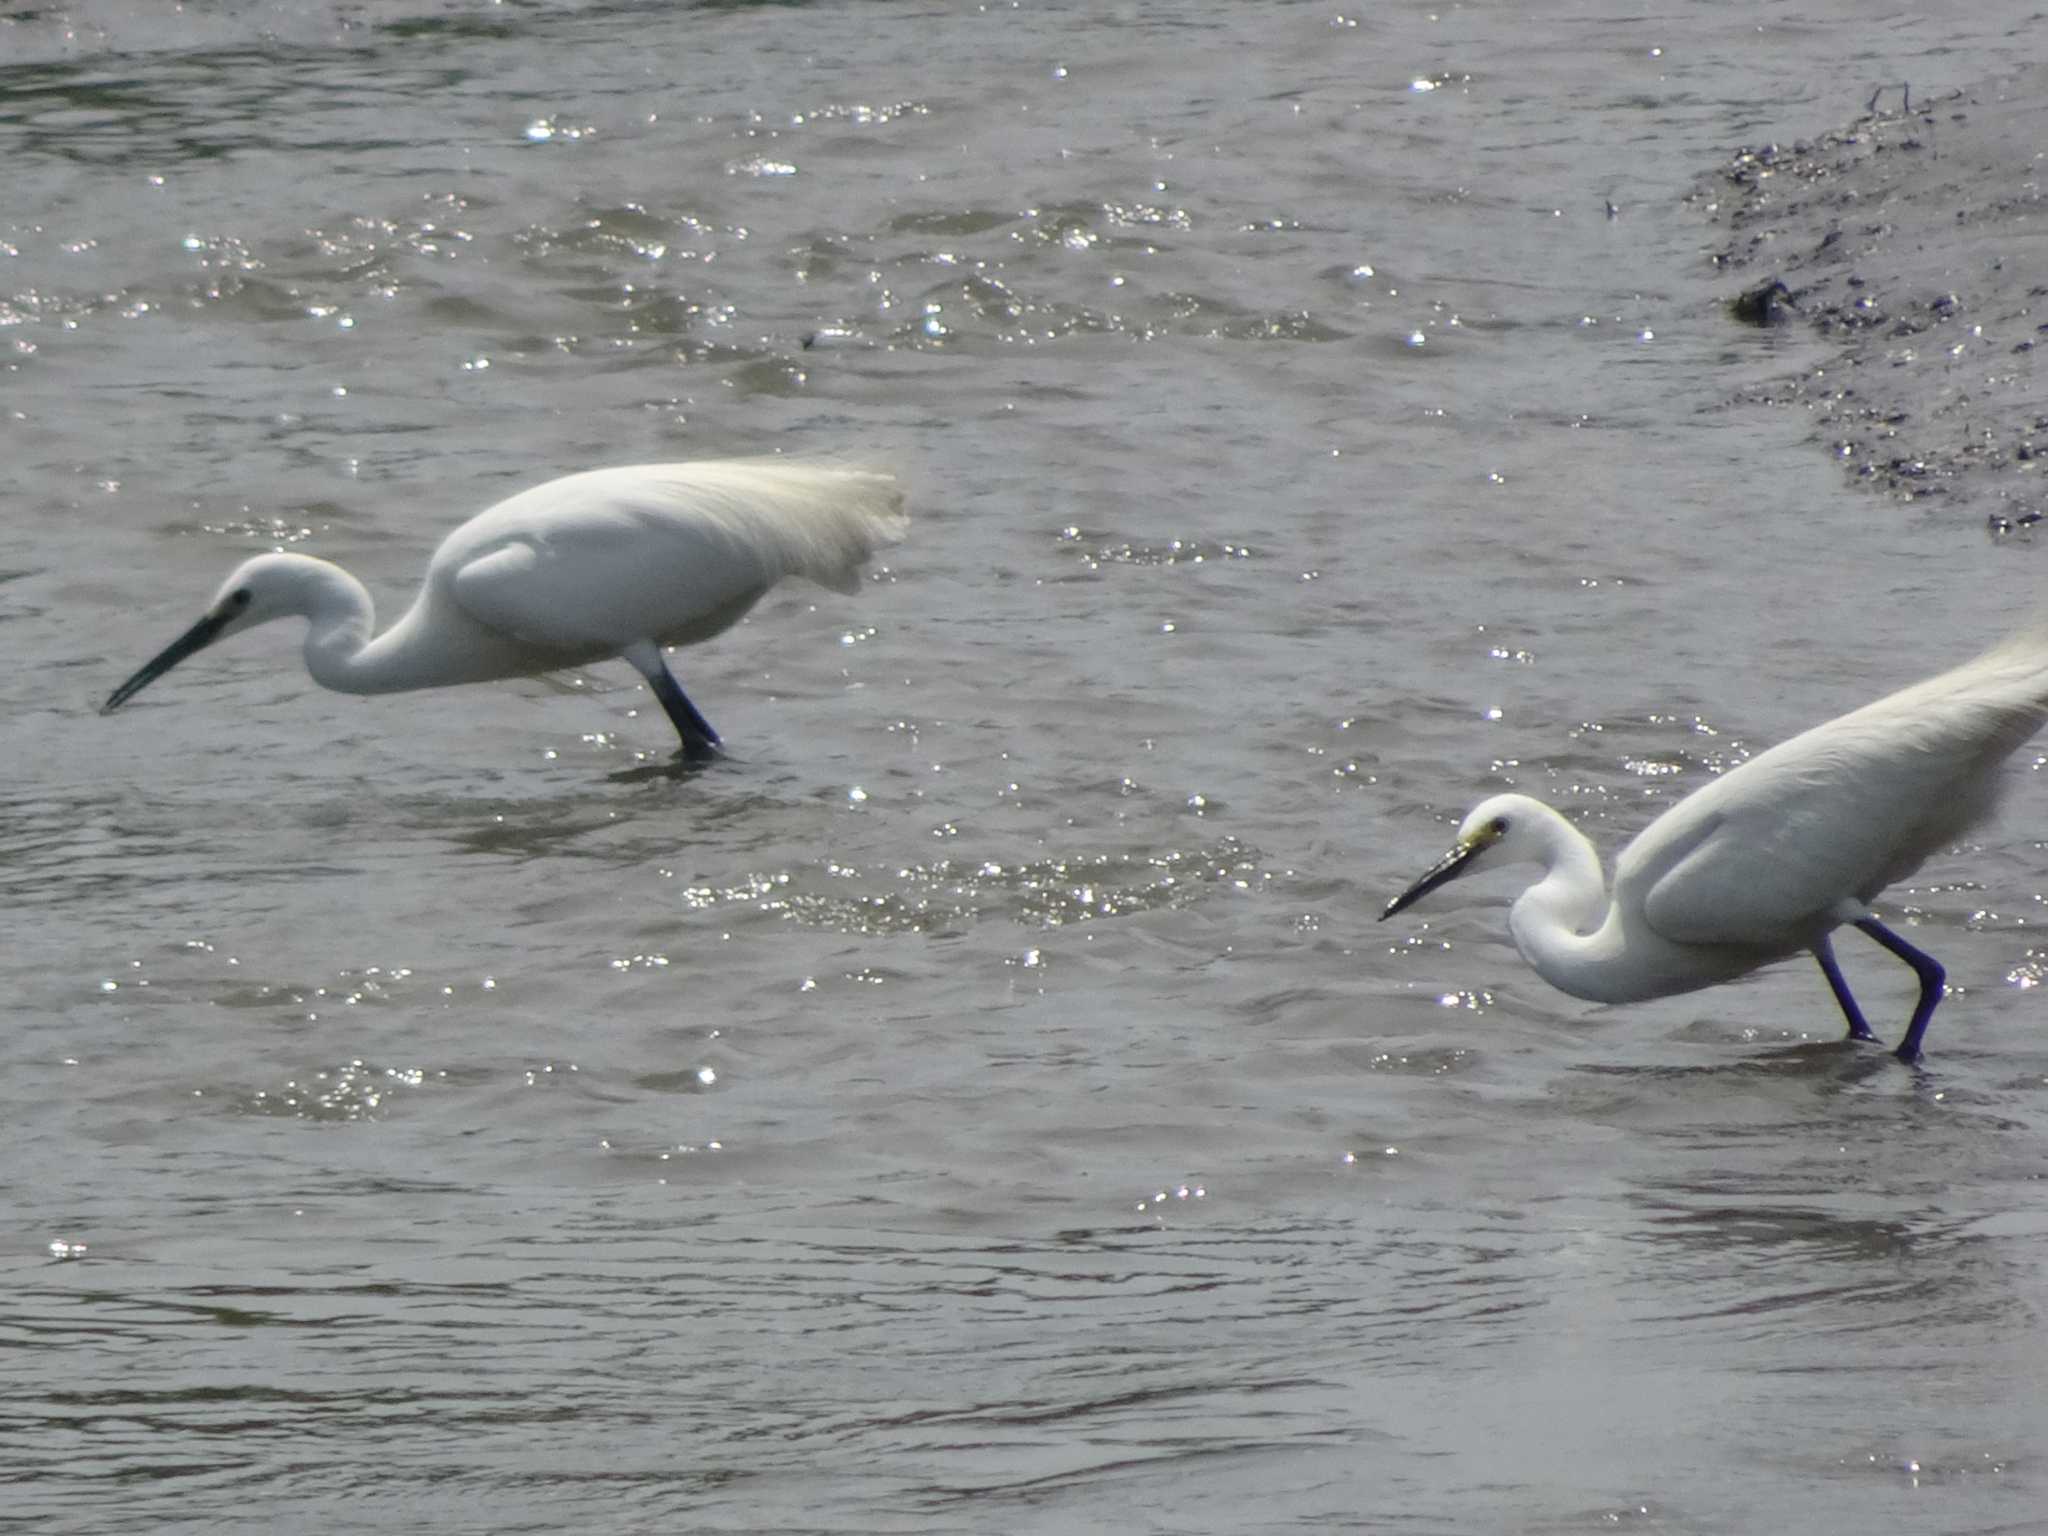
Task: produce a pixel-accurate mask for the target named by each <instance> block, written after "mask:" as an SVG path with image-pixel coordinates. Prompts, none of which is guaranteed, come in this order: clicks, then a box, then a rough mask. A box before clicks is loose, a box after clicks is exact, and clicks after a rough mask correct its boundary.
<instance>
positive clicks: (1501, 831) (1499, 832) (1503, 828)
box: [1486, 816, 1508, 838]
mask: <svg viewBox="0 0 2048 1536" xmlns="http://www.w3.org/2000/svg"><path fill="white" fill-rule="evenodd" d="M1486 830H1487V831H1488V832H1490V833H1492V834H1493V836H1494V837H1496V838H1501V837H1506V836H1507V835H1508V819H1507V817H1505V816H1496V817H1494V818H1493V823H1492V825H1490V826H1489V827H1487V829H1486Z"/></svg>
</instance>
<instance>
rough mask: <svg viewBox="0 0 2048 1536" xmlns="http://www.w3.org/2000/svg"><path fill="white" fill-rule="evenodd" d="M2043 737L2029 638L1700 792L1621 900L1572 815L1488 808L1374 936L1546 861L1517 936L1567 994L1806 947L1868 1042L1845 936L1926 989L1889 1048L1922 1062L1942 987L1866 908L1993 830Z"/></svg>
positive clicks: (1646, 849) (1536, 804) (1639, 987)
mask: <svg viewBox="0 0 2048 1536" xmlns="http://www.w3.org/2000/svg"><path fill="white" fill-rule="evenodd" d="M2044 721H2048V629H2042V628H2037V629H2035V630H2032V631H2029V632H2026V633H2022V634H2018V635H2014V636H2013V637H2011V638H2010V639H2008V640H2006V641H2005V642H2003V643H2002V644H2000V645H1998V646H1996V647H1994V648H1993V649H1991V650H1989V651H1987V652H1985V653H1984V654H1983V655H1982V656H1979V657H1977V658H1976V659H1975V660H1974V661H1969V662H1965V663H1964V664H1963V665H1962V666H1959V667H1957V668H1955V669H1954V670H1952V671H1949V672H1944V673H1942V674H1940V675H1939V676H1937V677H1932V678H1929V679H1927V680H1926V681H1925V682H1921V683H1916V684H1914V685H1913V686H1912V687H1910V688H1905V689H1902V690H1900V691H1899V692H1897V693H1894V694H1892V695H1890V696H1889V697H1887V698H1882V699H1879V700H1878V701H1877V702H1876V703H1874V704H1867V705H1865V706H1864V707H1863V708H1861V709H1859V710H1856V711H1855V712H1854V713H1852V714H1847V715H1843V716H1842V717H1840V718H1839V719H1836V720H1830V721H1828V722H1827V723H1826V724H1824V725H1817V726H1815V727H1813V729H1811V730H1809V731H1805V732H1802V733H1801V734H1800V735H1797V736H1794V737H1793V738H1792V739H1791V740H1790V741H1786V742H1782V743H1780V744H1779V745H1777V746H1775V747H1772V748H1771V749H1770V750H1769V751H1767V752H1763V753H1760V754H1759V755H1757V756H1756V757H1753V758H1751V759H1750V760H1749V761H1748V762H1745V763H1743V764H1741V765H1740V766H1738V767H1736V768H1733V769H1730V770H1729V771H1728V772H1727V773H1724V774H1722V775H1721V776H1720V777H1719V778H1717V779H1715V780H1714V781H1713V782H1712V783H1710V784H1705V785H1702V786H1701V787H1700V788H1699V789H1697V790H1695V791H1694V792H1693V793H1692V794H1690V795H1688V796H1686V797H1685V798H1684V799H1683V800H1681V801H1679V802H1678V804H1676V805H1674V806H1672V807H1671V808H1670V809H1669V810H1667V811H1666V812H1664V814H1663V815H1661V816H1659V817H1658V818H1657V819H1656V820H1655V821H1653V822H1651V823H1650V825H1649V826H1648V827H1646V828H1644V829H1643V831H1642V832H1641V833H1639V834H1638V835H1637V837H1636V839H1635V840H1634V841H1633V842H1631V843H1630V844H1629V845H1628V847H1626V848H1625V849H1623V850H1622V853H1621V857H1620V858H1619V859H1618V860H1617V861H1616V862H1615V872H1614V888H1613V890H1612V892H1609V891H1608V890H1607V889H1606V887H1605V882H1604V880H1603V877H1602V875H1601V870H1600V856H1599V854H1597V853H1596V852H1594V850H1593V845H1592V844H1591V843H1590V842H1588V841H1587V840H1586V838H1585V836H1584V835H1583V834H1582V833H1580V832H1579V830H1578V829H1577V828H1576V827H1574V826H1573V825H1572V824H1571V823H1570V822H1568V821H1566V820H1565V819H1564V817H1562V816H1560V815H1559V814H1558V813H1557V812H1556V811H1554V810H1552V809H1551V808H1550V807H1549V806H1547V805H1545V804H1544V803H1543V802H1542V801H1540V800H1533V799H1531V798H1529V797H1528V796H1527V795H1514V794H1507V795H1495V796H1494V797H1493V798H1492V799H1489V800H1485V801H1482V802H1481V803H1480V804H1479V805H1478V806H1477V807H1476V808H1475V809H1474V810H1473V811H1472V813H1471V814H1470V815H1469V816H1467V817H1466V818H1465V820H1464V823H1463V825H1461V826H1460V827H1459V828H1458V840H1457V844H1456V846H1454V847H1453V848H1452V849H1451V851H1450V852H1449V853H1447V854H1446V855H1444V857H1443V858H1442V859H1440V860H1439V861H1438V862H1437V863H1436V865H1435V866H1434V867H1432V868H1431V869H1430V870H1429V871H1428V872H1427V873H1425V874H1424V875H1423V876H1422V878H1421V879H1419V880H1417V881H1416V882H1415V883H1414V884H1413V885H1411V886H1410V887H1409V888H1408V889H1407V890H1405V891H1403V892H1402V893H1401V894H1400V895H1399V896H1397V897H1395V898H1394V900H1393V901H1391V902H1389V903H1388V904H1387V909H1386V911H1385V912H1383V913H1382V914H1381V920H1382V921H1385V920H1386V919H1387V918H1389V917H1392V916H1393V915H1394V914H1395V913H1397V912H1400V911H1402V910H1404V909H1405V908H1407V907H1410V906H1412V905H1414V903H1416V902H1417V901H1419V900H1421V899H1422V898H1423V897H1424V896H1426V895H1428V894H1429V893H1430V892H1431V891H1433V890H1435V889H1436V888H1437V887H1438V886H1440V885H1442V884H1443V883H1444V882H1445V881H1447V880H1451V879H1453V878H1455V877H1457V876H1459V875H1464V874H1468V873H1470V872H1471V871H1472V870H1473V869H1475V868H1477V867H1479V866H1480V865H1482V864H1485V865H1488V866H1492V865H1496V864H1516V863H1531V864H1537V865H1540V866H1542V868H1543V878H1542V879H1541V880H1539V881H1537V883H1536V884H1534V885H1532V886H1530V887H1529V888H1528V889H1527V890H1525V891H1524V892H1523V893H1522V894H1521V895H1520V896H1519V897H1517V898H1516V900H1515V903H1514V905H1513V907H1511V908H1510V909H1509V912H1508V931H1509V933H1510V934H1511V935H1513V937H1514V941H1515V947H1516V948H1517V949H1518V950H1520V951H1521V953H1522V958H1523V959H1525V960H1527V961H1528V962H1529V964H1530V965H1531V966H1532V967H1534V968H1535V970H1536V973H1537V974H1538V975H1539V976H1541V977H1542V978H1543V979H1544V980H1545V981H1547V982H1549V983H1550V984H1551V985H1552V986H1554V987H1556V988H1558V989H1559V990H1560V991H1564V992H1569V993H1570V994H1571V995H1572V996H1574V997H1582V998H1586V999H1588V1000H1590V1001H1593V1002H1602V1003H1628V1002H1638V1001H1641V1000H1642V999H1645V998H1651V997H1664V996H1667V995H1669V994H1672V993H1676V992H1689V991H1691V990H1693V989H1694V988H1696V987H1707V986H1712V985H1714V984H1715V983H1717V982H1722V981H1728V980H1732V979H1733V978H1734V977H1737V976H1740V975H1743V974H1744V973H1745V972H1748V971H1752V970H1754V969H1756V968H1757V967H1759V966H1762V965H1768V964H1770V963H1771V962H1772V961H1774V960H1781V959H1784V958H1785V957H1787V956H1789V955H1793V954H1797V953H1798V952H1799V951H1800V950H1808V951H1810V952H1811V953H1812V955H1813V957H1814V958H1815V959H1816V960H1818V961H1819V962H1820V968H1821V971H1822V973H1823V974H1824V975H1825V976H1826V977H1827V979H1828V986H1829V987H1830V988H1831V989H1833V991H1834V994H1835V1001H1836V1002H1837V1003H1838V1004H1840V1006H1841V1009H1842V1013H1843V1016H1844V1017H1845V1018H1847V1020H1848V1022H1849V1038H1851V1039H1855V1040H1872V1039H1875V1038H1876V1036H1875V1035H1874V1034H1873V1033H1872V1032H1871V1029H1870V1026H1869V1024H1867V1023H1866V1022H1865V1021H1864V1018H1863V1012H1862V1010H1861V1009H1860V1008H1859V1007H1857V1004H1856V999H1855V998H1854V997H1853V996H1851V995H1850V992H1849V986H1848V983H1847V982H1846V981H1845V980H1844V979H1843V977H1842V972H1841V968H1840V967H1839V966H1838V965H1837V964H1836V963H1835V955H1834V949H1833V946H1832V944H1831V943H1830V941H1829V935H1830V934H1831V933H1832V932H1833V931H1834V930H1835V929H1836V928H1838V927H1841V926H1842V925H1844V924H1849V925H1852V926H1854V927H1856V928H1860V929H1861V930H1862V931H1863V932H1864V933H1866V934H1868V935H1869V936H1870V937H1871V938H1872V939H1874V940H1876V941H1877V942H1878V943H1879V944H1882V945H1883V946H1884V947H1885V948H1886V949H1888V950H1890V951H1891V952H1892V953H1893V954H1895V955H1897V956H1898V957H1899V958H1900V959H1901V960H1903V961H1905V962H1906V963H1907V964H1908V965H1910V966H1912V967H1913V970H1914V972H1915V974H1916V975H1918V977H1919V979H1920V1000H1919V1003H1918V1005H1917V1006H1916V1007H1915V1008H1914V1010H1913V1017H1912V1020H1911V1021H1910V1022H1909V1023H1908V1024H1907V1026H1906V1034H1905V1038H1904V1039H1903V1040H1902V1041H1901V1042H1900V1044H1899V1048H1898V1052H1897V1055H1898V1057H1899V1059H1900V1060H1902V1061H1913V1060H1916V1059H1917V1058H1918V1057H1919V1054H1920V1040H1921V1036H1922V1035H1924V1034H1925V1033H1926V1031H1927V1021H1928V1019H1929V1018H1930V1017H1931V1016H1932V1015H1933V1013H1934V1008H1935V1005H1936V1004H1937V1003H1939V1002H1940V1001H1941V996H1942V987H1943V983H1944V980H1945V976H1944V973H1943V971H1942V968H1941V966H1940V964H1939V963H1938V962H1937V961H1935V959H1934V958H1933V957H1932V956H1931V955H1927V954H1925V953H1923V952H1922V951H1920V950H1919V949H1917V948H1915V947H1914V946H1913V945H1911V944H1909V943H1907V942H1906V941H1905V940H1904V939H1902V938H1900V937H1899V935H1898V934H1896V933H1894V932H1893V931H1892V930H1891V929H1889V928H1887V927H1886V926H1885V925H1884V924H1883V923H1881V922H1879V921H1878V920H1877V917H1876V916H1875V915H1874V914H1873V913H1872V912H1871V910H1870V905H1869V904H1870V903H1871V902H1872V901H1873V900H1875V899H1876V897H1877V895H1878V893H1879V892H1880V891H1882V890H1884V888H1885V887H1886V886H1888V885H1891V884H1893V883H1894V882H1896V881H1899V880H1903V879H1905V878H1906V877H1908V876H1909V875H1911V874H1912V873H1913V872H1914V871H1915V870H1916V869H1918V868H1919V867H1920V865H1921V863H1922V861H1923V860H1925V859H1926V858H1927V856H1928V855H1929V854H1931V853H1934V852H1935V851H1937V850H1938V849H1942V848H1945V847H1947V846H1949V845H1950V844H1951V843H1953V842H1955V841H1956V839H1958V838H1959V837H1961V836H1962V834H1963V833H1964V832H1965V831H1967V830H1968V829H1969V828H1970V827H1972V826H1975V825H1976V824H1977V823H1978V822H1980V821H1982V820H1984V819H1985V818H1986V817H1988V816H1990V815H1991V813H1992V812H1993V811H1994V810H1995V809H1996V807H1997V802H1998V798H1999V792H2000V789H2001V787H2002V781H2003V775H2002V773H2001V771H2000V770H2001V767H2002V765H2003V763H2004V761H2005V759H2006V758H2007V757H2008V756H2009V755H2011V754H2012V752H2014V751H2015V750H2016V749H2017V748H2018V747H2019V746H2020V745H2021V744H2022V743H2024V742H2025V741H2026V740H2027V739H2028V738H2029V737H2031V736H2032V735H2033V734H2034V733H2035V732H2036V731H2038V730H2039V729H2040V728H2041V726H2042V724H2043V723H2044Z"/></svg>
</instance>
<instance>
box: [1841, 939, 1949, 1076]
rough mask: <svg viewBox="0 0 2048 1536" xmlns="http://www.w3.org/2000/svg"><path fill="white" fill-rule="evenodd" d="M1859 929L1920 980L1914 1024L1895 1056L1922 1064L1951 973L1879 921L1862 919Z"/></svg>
mask: <svg viewBox="0 0 2048 1536" xmlns="http://www.w3.org/2000/svg"><path fill="white" fill-rule="evenodd" d="M1856 926H1857V927H1858V928H1861V929H1862V930H1863V931H1864V932H1865V933H1867V934H1869V935H1870V936H1871V937H1872V938H1873V939H1875V940H1877V942H1878V943H1880V944H1882V945H1883V946H1884V947H1885V948H1886V949H1888V950H1890V951H1891V952H1892V953H1893V954H1895V955H1897V956H1898V957H1899V958H1900V959H1901V960H1903V961H1905V962H1906V964H1908V965H1910V966H1911V967H1913V974H1914V975H1916V976H1918V977H1919V978H1920V1002H1919V1004H1918V1006H1916V1007H1915V1008H1914V1009H1913V1020H1912V1022H1911V1023H1910V1024H1908V1025H1907V1026H1906V1038H1905V1039H1903V1040H1901V1041H1900V1042H1899V1048H1898V1050H1896V1051H1895V1052H1893V1053H1892V1054H1894V1055H1895V1056H1897V1057H1898V1058H1899V1060H1901V1061H1918V1060H1919V1059H1920V1037H1921V1036H1922V1035H1924V1034H1926V1033H1927V1021H1928V1020H1929V1019H1931V1018H1933V1017H1934V1005H1935V1004H1937V1003H1939V1002H1940V1001H1941V989H1942V987H1943V985H1944V984H1945V983H1946V982H1947V980H1948V972H1946V971H1944V970H1943V969H1942V968H1941V962H1940V961H1939V960H1937V959H1935V958H1934V956H1932V955H1930V954H1928V953H1927V952H1926V951H1924V950H1919V949H1915V948H1914V947H1913V946H1912V945H1910V944H1908V943H1907V942H1906V941H1905V940H1904V939H1902V938H1900V937H1899V936H1898V935H1897V934H1896V933H1893V932H1892V931H1891V929H1889V928H1887V927H1885V925H1884V924H1883V923H1880V922H1879V921H1878V920H1877V919H1876V918H1874V917H1859V918H1857V919H1856Z"/></svg>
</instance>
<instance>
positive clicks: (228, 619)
mask: <svg viewBox="0 0 2048 1536" xmlns="http://www.w3.org/2000/svg"><path fill="white" fill-rule="evenodd" d="M315 563H316V562H314V561H311V560H309V559H308V558H307V557H306V556H304V555H258V556H257V557H256V558H255V559H253V560H245V561H243V562H242V563H241V564H240V565H239V566H237V567H236V568H235V572H234V574H233V575H232V576H230V577H228V579H227V580H226V581H225V582H223V583H222V584H221V589H220V591H219V592H217V593H215V594H214V599H213V601H212V602H211V603H209V604H207V607H206V612H205V613H204V614H203V615H202V616H201V617H200V620H199V622H198V623H197V624H194V625H193V626H192V627H191V628H190V629H188V630H186V631H185V633H183V634H182V635H180V636H178V638H177V639H175V640H173V641H172V642H171V643H170V644H169V645H167V646H165V647H164V648H163V649H162V650H161V651H159V652H157V654H156V655H154V656H152V657H151V658H150V659H149V660H148V661H146V662H144V663H143V665H142V666H141V667H140V668H139V669H138V670H137V671H136V673H135V675H134V676H133V677H131V678H129V679H128V681H127V682H125V683H123V684H122V685H121V686H120V687H118V688H116V689H115V690H114V691H113V692H112V693H111V694H109V695H108V696H107V702H106V703H104V704H102V705H101V706H100V713H101V714H103V715H110V714H112V713H113V712H114V711H115V710H117V709H119V708H120V707H121V706H122V705H123V704H126V703H127V702H128V701H129V700H130V699H132V698H134V697H135V695H136V694H138V693H140V692H142V690H143V689H145V688H147V687H148V686H149V685H150V684H151V683H153V682H155V681H156V680H157V679H158V678H160V677H162V676H163V675H164V674H165V673H166V672H168V671H170V670H171V668H173V667H175V666H176V665H177V664H178V663H179V662H181V661H183V660H184V659H185V658H186V657H187V656H190V655H192V654H193V653H194V652H195V651H203V650H205V649H206V648H207V647H208V646H209V645H211V644H213V642H214V641H216V640H219V639H221V638H223V637H225V636H227V635H232V634H234V633H236V632H237V631H238V630H244V629H250V628H253V627H254V626H256V625H258V624H265V623H268V622H269V621H270V620H272V619H281V618H284V617H285V616H286V615H288V614H293V613H304V612H305V611H306V608H305V602H304V599H303V595H302V590H303V587H304V581H303V578H302V575H301V573H300V570H299V567H300V566H302V565H311V564H315Z"/></svg>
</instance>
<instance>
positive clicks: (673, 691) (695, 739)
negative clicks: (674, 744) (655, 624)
mask: <svg viewBox="0 0 2048 1536" xmlns="http://www.w3.org/2000/svg"><path fill="white" fill-rule="evenodd" d="M625 657H626V660H628V661H630V662H632V663H633V665H634V667H635V668H637V669H638V670H639V673H640V675H641V676H642V677H644V678H646V679H647V686H648V688H649V689H651V690H652V691H653V693H654V696H655V697H656V698H657V699H659V700H661V707H662V708H663V709H664V710H665V711H667V713H668V718H669V723H670V724H672V725H673V726H675V728H676V735H678V736H680V737H681V738H682V740H683V756H685V757H687V758H688V759H689V760H690V761H691V762H693V763H703V762H709V761H710V760H711V759H712V758H714V757H716V756H718V732H716V731H714V730H713V729H711V722H710V721H709V720H706V719H705V718H704V716H703V715H702V714H700V713H699V712H698V710H697V706H696V705H694V704H692V703H691V702H690V696H689V695H688V694H686V693H684V692H683V685H682V684H681V683H679V682H677V681H676V678H675V674H674V673H673V672H671V671H669V669H668V663H667V662H666V661H664V660H663V659H662V655H661V648H660V647H659V646H654V645H636V646H634V647H632V648H631V649H630V650H628V651H627V652H626V653H625Z"/></svg>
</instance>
